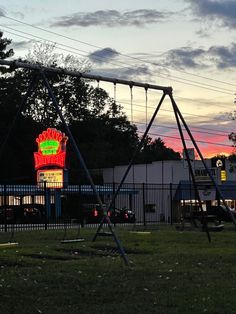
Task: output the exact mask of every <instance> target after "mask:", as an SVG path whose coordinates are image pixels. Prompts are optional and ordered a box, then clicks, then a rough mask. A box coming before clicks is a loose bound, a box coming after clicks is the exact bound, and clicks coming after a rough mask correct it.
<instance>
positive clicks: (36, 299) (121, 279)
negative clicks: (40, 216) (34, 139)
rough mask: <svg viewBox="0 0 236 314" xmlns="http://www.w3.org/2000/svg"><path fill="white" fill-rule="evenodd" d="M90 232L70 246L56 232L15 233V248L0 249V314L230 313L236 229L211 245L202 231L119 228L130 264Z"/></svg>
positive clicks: (235, 297) (235, 301) (234, 304)
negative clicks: (144, 230) (137, 230)
mask: <svg viewBox="0 0 236 314" xmlns="http://www.w3.org/2000/svg"><path fill="white" fill-rule="evenodd" d="M95 232H96V229H83V230H82V232H81V235H82V236H83V237H84V239H85V241H84V242H78V243H70V244H61V242H60V240H61V239H62V237H63V231H62V230H47V231H43V230H42V231H27V232H19V233H16V234H15V240H16V241H17V242H19V245H18V246H17V247H12V248H5V249H4V248H1V250H0V265H1V268H0V312H1V313H2V314H5V313H6V314H9V313H18V314H20V313H24V314H27V313H31V314H32V313H57V314H60V313H63V314H65V313H86V314H90V313H91V314H94V313H95V314H97V313H98V314H100V313H109V314H110V313H114V314H115V313H235V312H236V254H235V247H236V246H235V243H236V230H235V229H233V228H231V230H230V229H229V228H228V230H226V229H225V230H224V231H222V232H218V233H211V236H212V242H211V243H210V244H209V243H208V241H207V237H206V234H205V233H203V232H195V231H184V232H179V231H176V230H175V228H174V227H171V226H169V227H168V226H166V227H162V226H159V227H157V228H156V229H153V230H150V233H148V232H145V233H142V232H141V233H139V232H130V231H129V230H127V229H121V228H120V229H119V228H117V229H116V232H117V235H118V237H119V239H120V241H121V243H122V245H123V246H124V249H125V251H126V252H127V256H128V259H129V266H125V264H124V261H123V259H122V258H121V257H120V255H119V253H118V252H117V248H116V245H115V242H114V240H113V239H112V238H107V237H106V238H104V237H98V238H97V240H96V241H95V242H92V241H91V239H92V238H93V236H94V234H95ZM75 235H76V231H75V230H69V231H68V236H69V237H71V238H73V237H74V236H75ZM7 237H9V235H7V234H5V233H1V242H2V243H4V242H5V241H7V239H8V238H7Z"/></svg>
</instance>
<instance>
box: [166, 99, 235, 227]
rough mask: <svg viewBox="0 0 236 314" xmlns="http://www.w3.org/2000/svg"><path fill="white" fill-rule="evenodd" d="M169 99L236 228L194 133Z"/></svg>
mask: <svg viewBox="0 0 236 314" xmlns="http://www.w3.org/2000/svg"><path fill="white" fill-rule="evenodd" d="M169 97H170V98H171V101H172V103H174V104H175V108H176V111H177V113H178V115H179V117H180V119H181V121H182V123H183V125H184V127H185V129H186V131H187V133H188V135H189V137H190V139H191V141H192V143H193V145H194V147H195V149H196V151H197V153H198V156H199V157H200V159H201V161H202V164H203V166H204V168H205V170H206V172H207V174H208V176H209V178H210V180H211V182H212V184H213V185H214V188H215V189H216V192H217V193H218V195H219V198H220V199H221V200H222V202H223V204H224V206H225V208H226V210H227V211H228V213H229V215H230V217H231V220H232V222H233V224H234V225H235V227H236V218H235V217H234V214H233V213H232V211H231V210H230V208H229V207H228V205H227V203H226V201H225V198H224V196H223V194H222V192H221V190H220V188H219V187H218V185H217V183H216V181H215V179H214V178H213V176H212V174H211V172H210V170H209V168H208V167H207V164H206V162H205V160H204V158H203V156H202V153H201V151H200V149H199V147H198V145H197V143H196V141H195V139H194V137H193V135H192V133H191V132H190V130H189V128H188V126H187V124H186V122H185V120H184V118H183V116H182V114H181V112H180V110H179V108H178V106H177V105H176V103H175V100H174V98H173V96H172V94H170V95H169Z"/></svg>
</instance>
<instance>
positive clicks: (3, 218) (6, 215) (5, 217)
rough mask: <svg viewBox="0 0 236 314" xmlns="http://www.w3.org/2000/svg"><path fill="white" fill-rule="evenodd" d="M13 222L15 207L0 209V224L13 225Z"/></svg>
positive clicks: (9, 206)
mask: <svg viewBox="0 0 236 314" xmlns="http://www.w3.org/2000/svg"><path fill="white" fill-rule="evenodd" d="M14 222H15V206H14V205H5V206H4V205H3V206H1V207H0V223H14Z"/></svg>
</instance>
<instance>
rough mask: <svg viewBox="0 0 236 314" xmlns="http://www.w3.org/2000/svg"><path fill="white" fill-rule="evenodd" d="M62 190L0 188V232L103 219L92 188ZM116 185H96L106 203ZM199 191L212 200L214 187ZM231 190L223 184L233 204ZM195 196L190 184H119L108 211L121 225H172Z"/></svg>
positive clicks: (45, 186)
mask: <svg viewBox="0 0 236 314" xmlns="http://www.w3.org/2000/svg"><path fill="white" fill-rule="evenodd" d="M62 186H63V185H61V184H59V185H57V184H56V183H55V184H50V185H48V184H46V183H43V184H41V185H7V184H3V185H0V230H1V231H7V230H11V229H13V228H15V229H18V230H19V229H25V228H26V227H27V226H28V227H29V228H36V229H37V228H38V229H42V228H45V229H48V228H59V227H61V228H62V227H64V226H66V227H68V228H69V227H70V226H73V224H76V223H80V224H82V225H83V224H85V225H86V224H90V223H99V222H100V221H101V219H100V216H99V214H98V213H99V204H98V201H97V200H96V198H95V195H94V191H93V190H92V188H91V186H90V185H68V186H67V187H64V188H63V187H62ZM117 186H118V184H117V183H110V184H103V185H97V186H96V190H97V192H98V194H99V196H100V198H101V200H102V202H103V203H104V204H107V205H108V204H110V202H111V200H112V197H113V195H114V193H115V191H116V189H117ZM199 189H200V192H201V195H202V196H203V199H204V198H205V200H204V202H205V203H207V202H211V203H212V202H214V201H215V200H216V191H215V188H214V187H212V186H210V185H209V184H208V185H206V184H203V185H199ZM234 191H236V188H235V187H234V186H231V187H230V188H229V189H226V186H224V193H226V195H227V197H228V198H229V197H230V201H231V203H232V202H235V201H234V199H236V197H234V195H233V194H232V193H233V192H234ZM195 198H196V197H195V192H194V190H193V187H192V186H190V185H182V186H181V185H180V184H178V185H176V184H145V183H140V184H123V186H122V188H121V189H120V191H119V193H118V195H117V197H116V199H115V201H114V203H113V204H112V207H111V212H114V213H115V214H116V216H115V218H116V219H117V217H118V218H119V220H118V221H117V222H119V223H137V224H143V225H146V224H151V223H153V224H155V223H160V222H162V223H174V222H177V221H178V220H179V219H180V215H181V213H180V212H181V209H182V208H183V207H185V208H187V207H188V206H189V204H190V205H194V202H196V200H195ZM190 207H191V206H190ZM111 215H112V214H111ZM122 215H123V216H122ZM91 216H92V217H91ZM111 218H113V216H111ZM125 218H126V219H125Z"/></svg>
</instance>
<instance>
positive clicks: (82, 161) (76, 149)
mask: <svg viewBox="0 0 236 314" xmlns="http://www.w3.org/2000/svg"><path fill="white" fill-rule="evenodd" d="M40 73H41V75H42V78H43V82H44V84H45V86H46V87H47V90H48V93H49V95H50V97H51V99H52V101H53V104H54V106H55V109H56V111H57V113H58V115H59V117H60V119H61V122H62V124H63V125H64V128H65V129H66V133H67V135H68V137H69V139H70V141H71V143H72V146H73V148H74V150H75V152H76V154H77V157H78V159H79V161H80V163H81V165H82V167H83V169H84V171H85V173H86V176H87V178H88V180H89V182H90V185H91V187H92V189H93V192H94V194H95V196H96V199H97V201H98V202H99V204H100V205H101V207H103V203H102V200H101V198H100V196H99V194H98V192H97V189H96V186H95V184H94V182H93V179H92V177H91V175H90V173H89V170H88V168H87V166H86V164H85V161H84V159H83V157H82V155H81V153H80V151H79V148H78V146H77V144H76V141H75V139H74V137H73V135H72V133H71V131H70V129H69V127H68V125H67V124H66V121H65V119H64V117H63V115H62V112H61V110H60V108H59V105H58V102H57V100H56V98H55V96H54V93H53V91H52V88H51V86H50V84H49V82H48V79H47V77H46V75H45V73H44V72H42V71H41V72H40ZM104 220H105V221H106V222H107V223H108V227H109V229H110V231H111V234H112V235H113V238H114V240H115V242H116V244H117V246H118V249H119V251H120V253H121V255H122V257H123V259H124V261H125V263H126V265H128V259H127V257H126V254H125V252H124V249H123V247H122V245H121V243H120V241H119V239H118V237H117V236H116V234H115V232H114V230H113V229H112V226H111V221H110V218H109V217H108V216H107V215H106V214H105V215H104V216H103V219H102V222H101V224H100V225H101V227H102V224H103V222H104ZM101 227H100V229H101ZM97 234H98V232H97V233H96V235H95V237H94V239H93V241H95V239H96V236H97Z"/></svg>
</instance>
